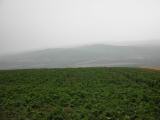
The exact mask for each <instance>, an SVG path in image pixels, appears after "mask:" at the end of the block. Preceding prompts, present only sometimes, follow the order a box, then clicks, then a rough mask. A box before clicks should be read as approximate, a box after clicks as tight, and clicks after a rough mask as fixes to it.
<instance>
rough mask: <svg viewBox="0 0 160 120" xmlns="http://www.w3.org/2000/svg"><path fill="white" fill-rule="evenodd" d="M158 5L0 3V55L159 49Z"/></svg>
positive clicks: (125, 0)
mask: <svg viewBox="0 0 160 120" xmlns="http://www.w3.org/2000/svg"><path fill="white" fill-rule="evenodd" d="M159 6H160V1H158V0H135V1H131V0H121V1H119V0H113V1H109V0H92V1H90V0H81V1H78V0H68V1H65V0H59V1H56V0H27V1H25V0H14V1H12V0H1V1H0V18H1V19H0V20H1V22H0V26H1V28H0V55H2V54H3V55H5V54H12V53H21V52H25V51H34V50H40V49H48V48H63V47H76V46H83V45H92V44H108V45H129V46H137V45H138V46H139V45H140V46H149V45H151V46H159V45H160V34H159V33H160V22H159V21H160V14H159V11H160V7H159Z"/></svg>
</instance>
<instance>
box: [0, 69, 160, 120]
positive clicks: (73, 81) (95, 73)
mask: <svg viewBox="0 0 160 120" xmlns="http://www.w3.org/2000/svg"><path fill="white" fill-rule="evenodd" d="M0 119H1V120H160V72H159V71H155V70H146V69H137V68H66V69H35V70H34V69H33V70H6V71H5V70H4V71H0Z"/></svg>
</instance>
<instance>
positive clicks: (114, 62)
mask: <svg viewBox="0 0 160 120" xmlns="http://www.w3.org/2000/svg"><path fill="white" fill-rule="evenodd" d="M159 53H160V47H158V46H155V47H153V46H152V47H149V46H143V47H142V46H111V45H102V44H95V45H88V46H87V45H86V46H81V47H74V48H54V49H45V50H37V51H31V52H25V53H21V54H14V55H8V56H1V57H0V69H25V68H65V67H95V66H132V67H137V66H149V67H155V66H160V55H159Z"/></svg>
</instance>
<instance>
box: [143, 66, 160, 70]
mask: <svg viewBox="0 0 160 120" xmlns="http://www.w3.org/2000/svg"><path fill="white" fill-rule="evenodd" d="M141 68H144V69H150V70H160V67H159V66H158V67H141Z"/></svg>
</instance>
